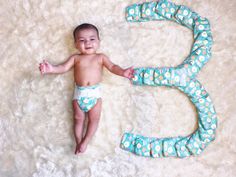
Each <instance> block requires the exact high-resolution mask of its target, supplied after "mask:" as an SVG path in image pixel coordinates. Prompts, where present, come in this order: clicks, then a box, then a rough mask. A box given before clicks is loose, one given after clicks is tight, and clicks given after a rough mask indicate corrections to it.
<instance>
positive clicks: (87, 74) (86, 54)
mask: <svg viewBox="0 0 236 177" xmlns="http://www.w3.org/2000/svg"><path fill="white" fill-rule="evenodd" d="M99 44H100V41H99V37H98V35H97V32H96V31H95V30H94V29H83V30H80V31H79V32H77V34H76V39H75V47H76V48H77V49H78V50H79V52H80V54H74V55H71V56H70V57H69V58H68V59H67V60H66V61H65V62H64V63H62V64H59V65H52V64H50V63H49V62H48V61H46V60H44V61H43V62H42V63H40V65H39V70H40V72H41V74H62V73H65V72H67V71H69V70H70V69H71V68H72V67H73V68H74V80H75V83H76V85H79V86H91V85H96V84H98V83H100V82H101V81H102V71H103V68H104V67H105V68H106V69H108V70H109V71H110V72H112V73H114V74H116V75H119V76H122V77H125V78H128V79H131V78H132V77H133V72H134V70H133V68H132V67H130V68H127V69H123V68H121V67H120V66H118V65H116V64H114V63H112V62H111V61H110V59H109V58H108V57H107V56H106V55H104V54H101V53H96V51H97V49H98V48H99ZM72 104H73V110H74V136H75V141H76V148H75V154H79V153H83V152H85V150H86V148H87V145H88V143H89V142H90V140H91V139H92V137H93V136H94V134H95V132H96V130H97V127H98V123H99V120H100V115H101V107H102V100H101V99H98V101H97V103H96V105H95V106H94V107H93V108H92V109H91V110H89V111H88V113H87V116H88V127H87V130H86V133H85V136H84V137H83V129H84V120H85V117H86V114H85V113H84V112H83V111H82V110H81V109H80V107H79V105H78V103H77V101H76V100H73V103H72Z"/></svg>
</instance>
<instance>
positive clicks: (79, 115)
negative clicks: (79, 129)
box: [74, 113, 85, 121]
mask: <svg viewBox="0 0 236 177" xmlns="http://www.w3.org/2000/svg"><path fill="white" fill-rule="evenodd" d="M74 119H75V121H84V119H85V116H84V115H81V114H77V113H74Z"/></svg>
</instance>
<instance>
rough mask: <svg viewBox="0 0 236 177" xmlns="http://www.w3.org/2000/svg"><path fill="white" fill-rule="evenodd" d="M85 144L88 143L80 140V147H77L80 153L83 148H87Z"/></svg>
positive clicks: (83, 150)
mask: <svg viewBox="0 0 236 177" xmlns="http://www.w3.org/2000/svg"><path fill="white" fill-rule="evenodd" d="M87 145H88V143H86V142H82V143H81V144H80V147H79V151H80V153H83V152H85V150H86V149H87Z"/></svg>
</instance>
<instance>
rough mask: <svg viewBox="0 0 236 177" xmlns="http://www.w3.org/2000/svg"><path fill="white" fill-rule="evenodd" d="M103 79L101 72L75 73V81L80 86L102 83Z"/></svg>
mask: <svg viewBox="0 0 236 177" xmlns="http://www.w3.org/2000/svg"><path fill="white" fill-rule="evenodd" d="M101 80H102V76H101V74H98V73H97V74H89V73H87V74H80V75H75V83H76V85H79V86H90V85H96V84H98V83H100V82H101Z"/></svg>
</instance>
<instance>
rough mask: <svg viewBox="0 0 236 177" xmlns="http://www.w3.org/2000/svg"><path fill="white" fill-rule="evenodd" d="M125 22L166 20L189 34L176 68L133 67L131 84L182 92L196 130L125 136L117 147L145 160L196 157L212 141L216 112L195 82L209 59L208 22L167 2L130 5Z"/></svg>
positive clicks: (201, 87)
mask: <svg viewBox="0 0 236 177" xmlns="http://www.w3.org/2000/svg"><path fill="white" fill-rule="evenodd" d="M126 19H127V21H128V22H144V21H149V20H170V21H175V22H177V23H179V24H181V25H183V26H186V27H187V28H189V29H190V30H192V31H193V35H194V43H193V46H192V49H191V53H190V54H189V56H188V57H187V58H186V59H185V60H184V62H183V63H181V64H180V65H178V66H177V67H162V68H159V67H153V68H135V73H134V78H133V80H132V83H133V84H134V85H140V86H144V85H149V86H169V87H176V88H177V89H179V90H181V91H182V92H184V93H185V94H186V95H187V96H188V97H189V98H190V100H191V101H192V103H193V104H194V105H195V107H196V110H197V112H198V129H197V130H196V131H195V132H193V133H192V134H191V135H189V136H187V137H182V136H178V137H170V138H154V137H152V138H149V137H144V136H142V135H135V134H132V133H125V134H124V135H123V137H122V140H121V148H123V149H124V150H127V151H130V152H133V153H135V154H137V155H141V156H146V157H179V158H184V157H188V156H190V155H199V154H200V153H201V152H202V151H203V150H204V149H205V148H206V147H207V146H208V145H209V143H210V142H211V141H213V140H214V139H215V134H216V128H217V117H216V112H215V109H214V106H213V103H212V100H211V99H210V96H209V94H208V93H207V91H206V90H205V89H204V87H203V86H202V85H201V83H200V82H199V81H198V80H197V79H196V76H197V74H198V72H199V71H200V70H201V69H202V67H203V66H204V65H205V64H206V63H207V62H208V61H209V59H210V57H211V47H212V42H213V40H212V34H211V29H210V24H209V21H208V19H206V18H203V17H200V16H199V15H198V14H197V13H196V12H193V11H192V10H191V9H189V8H188V7H186V6H182V5H176V4H174V3H172V2H168V1H167V0H160V1H157V2H145V3H142V4H133V5H131V6H128V7H127V9H126Z"/></svg>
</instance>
